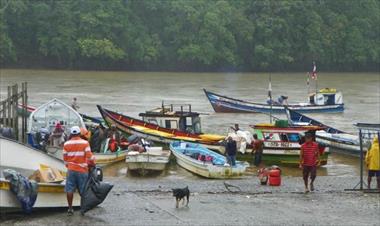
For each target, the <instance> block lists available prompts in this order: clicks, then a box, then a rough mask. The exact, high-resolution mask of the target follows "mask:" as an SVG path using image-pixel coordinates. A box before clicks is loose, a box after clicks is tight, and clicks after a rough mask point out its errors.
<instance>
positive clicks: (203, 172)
mask: <svg viewBox="0 0 380 226" xmlns="http://www.w3.org/2000/svg"><path fill="white" fill-rule="evenodd" d="M170 150H171V151H172V152H173V155H174V156H175V157H176V160H177V163H178V165H180V166H181V167H183V168H185V169H186V170H188V171H190V172H192V173H194V174H197V175H199V176H202V177H206V178H215V179H222V178H238V177H241V176H243V174H244V172H245V171H246V168H247V166H248V165H249V164H248V163H246V162H240V161H237V162H236V166H234V167H231V166H230V165H228V164H226V163H227V160H226V157H225V156H223V155H220V154H218V153H215V152H213V151H211V150H209V149H207V148H205V147H204V146H203V145H201V144H194V143H189V142H180V141H176V142H172V143H170ZM200 155H203V156H204V159H205V161H202V160H198V159H199V156H200ZM208 157H211V158H209V161H207V159H208Z"/></svg>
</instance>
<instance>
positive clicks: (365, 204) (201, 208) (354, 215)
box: [1, 176, 380, 225]
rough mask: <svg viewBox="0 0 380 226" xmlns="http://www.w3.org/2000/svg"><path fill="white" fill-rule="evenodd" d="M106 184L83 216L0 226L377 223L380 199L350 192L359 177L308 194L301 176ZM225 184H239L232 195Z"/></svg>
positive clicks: (323, 180)
mask: <svg viewBox="0 0 380 226" xmlns="http://www.w3.org/2000/svg"><path fill="white" fill-rule="evenodd" d="M105 180H106V181H110V182H112V183H114V185H115V187H114V188H113V190H112V191H111V193H110V194H109V196H108V197H107V199H106V200H105V202H104V203H103V204H101V205H100V206H99V207H97V208H95V209H93V210H91V211H89V212H88V213H87V214H86V215H85V216H81V215H80V213H79V212H76V213H75V214H74V216H71V217H68V216H67V215H66V209H55V210H49V211H48V212H46V211H36V212H34V213H33V215H31V216H25V215H20V214H11V215H7V216H3V217H2V219H1V225H42V224H43V225H53V224H54V225H282V224H287V225H379V222H380V214H379V212H380V195H379V194H368V193H362V192H348V191H344V189H350V188H353V187H354V186H355V185H356V184H357V183H358V181H359V178H358V177H333V176H321V177H318V178H317V180H316V191H315V192H312V193H309V194H304V193H303V184H302V183H303V182H302V178H300V177H283V185H282V186H280V187H269V186H262V185H259V182H258V179H257V178H256V177H252V178H250V179H247V178H246V179H244V180H206V179H199V178H196V179H195V178H182V179H179V178H172V177H165V178H159V179H155V178H149V179H141V178H133V177H131V178H126V177H117V178H115V177H112V178H106V179H105ZM224 183H227V184H229V185H234V186H237V187H238V188H239V189H240V191H238V190H239V189H237V188H230V190H231V191H232V192H231V191H228V190H227V189H226V186H225V184H224ZM184 186H189V189H190V191H191V196H190V204H189V207H180V208H179V209H176V208H175V199H174V197H172V193H171V189H172V188H179V187H184Z"/></svg>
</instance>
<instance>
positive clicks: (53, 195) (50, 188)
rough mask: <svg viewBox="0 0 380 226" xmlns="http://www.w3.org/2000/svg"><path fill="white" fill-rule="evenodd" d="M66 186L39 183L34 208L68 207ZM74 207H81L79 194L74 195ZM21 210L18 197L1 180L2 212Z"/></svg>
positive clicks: (5, 181) (0, 209) (0, 201)
mask: <svg viewBox="0 0 380 226" xmlns="http://www.w3.org/2000/svg"><path fill="white" fill-rule="evenodd" d="M64 187H65V185H63V184H53V183H38V194H37V200H36V202H35V203H34V206H33V208H57V207H67V199H66V193H65V191H64ZM73 206H75V207H76V206H80V196H79V193H77V192H76V193H74V200H73ZM19 210H21V205H20V203H19V201H18V200H17V198H16V196H15V195H14V194H13V193H12V192H11V191H10V183H9V181H7V180H5V179H4V178H0V212H13V211H19Z"/></svg>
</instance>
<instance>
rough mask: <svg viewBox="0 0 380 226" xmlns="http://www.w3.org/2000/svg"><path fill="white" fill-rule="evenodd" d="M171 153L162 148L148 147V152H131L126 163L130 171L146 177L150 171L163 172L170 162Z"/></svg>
mask: <svg viewBox="0 0 380 226" xmlns="http://www.w3.org/2000/svg"><path fill="white" fill-rule="evenodd" d="M169 157H170V151H169V150H163V149H162V147H146V151H144V152H141V153H140V152H137V151H129V152H128V153H127V156H126V159H125V162H126V163H127V167H128V170H130V171H137V172H138V173H139V174H141V175H145V174H147V173H149V172H150V171H156V172H160V171H163V170H164V169H165V167H166V165H167V164H168V162H169Z"/></svg>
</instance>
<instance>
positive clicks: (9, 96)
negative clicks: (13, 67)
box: [5, 86, 11, 127]
mask: <svg viewBox="0 0 380 226" xmlns="http://www.w3.org/2000/svg"><path fill="white" fill-rule="evenodd" d="M10 107H11V87H10V86H8V98H7V106H6V109H7V110H8V115H7V122H6V124H5V126H6V127H11V108H10Z"/></svg>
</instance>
